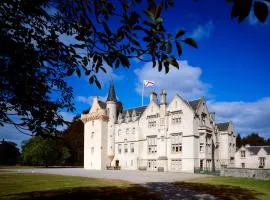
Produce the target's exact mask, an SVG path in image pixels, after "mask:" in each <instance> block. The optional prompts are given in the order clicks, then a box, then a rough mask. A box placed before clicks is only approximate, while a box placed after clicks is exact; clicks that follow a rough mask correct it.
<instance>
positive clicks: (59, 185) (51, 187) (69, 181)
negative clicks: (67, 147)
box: [0, 173, 159, 200]
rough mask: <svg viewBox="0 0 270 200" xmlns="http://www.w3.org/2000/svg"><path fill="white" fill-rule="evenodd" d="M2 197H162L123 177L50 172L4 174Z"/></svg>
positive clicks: (0, 176) (0, 187)
mask: <svg viewBox="0 0 270 200" xmlns="http://www.w3.org/2000/svg"><path fill="white" fill-rule="evenodd" d="M0 199H8V200H10V199H36V200H37V199H42V200H45V199H46V200H52V199H76V200H78V199H159V198H158V197H157V196H155V195H154V194H153V193H150V192H149V191H148V190H147V189H146V188H144V187H141V186H137V185H132V184H130V183H128V182H125V181H120V180H105V179H94V178H84V177H72V176H61V175H48V174H19V173H18V174H17V173H6V174H5V173H0Z"/></svg>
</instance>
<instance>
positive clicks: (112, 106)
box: [106, 83, 118, 166]
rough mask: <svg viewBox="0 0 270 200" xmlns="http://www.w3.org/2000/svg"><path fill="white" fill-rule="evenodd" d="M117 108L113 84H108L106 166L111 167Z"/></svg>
mask: <svg viewBox="0 0 270 200" xmlns="http://www.w3.org/2000/svg"><path fill="white" fill-rule="evenodd" d="M117 108H118V102H117V99H116V94H115V89H114V84H113V83H111V84H110V88H109V93H108V97H107V100H106V109H107V115H108V117H109V121H108V157H107V164H108V166H111V162H112V160H113V158H114V149H115V148H114V143H115V141H114V139H115V122H116V120H117Z"/></svg>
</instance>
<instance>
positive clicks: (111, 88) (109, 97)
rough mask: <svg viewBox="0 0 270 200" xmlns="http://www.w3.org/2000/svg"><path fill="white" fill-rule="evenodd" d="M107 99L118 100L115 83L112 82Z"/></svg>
mask: <svg viewBox="0 0 270 200" xmlns="http://www.w3.org/2000/svg"><path fill="white" fill-rule="evenodd" d="M107 101H114V102H117V99H116V95H115V90H114V85H113V83H111V84H110V89H109V93H108V97H107Z"/></svg>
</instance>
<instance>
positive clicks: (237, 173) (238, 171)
mask: <svg viewBox="0 0 270 200" xmlns="http://www.w3.org/2000/svg"><path fill="white" fill-rule="evenodd" d="M220 175H221V176H234V177H246V178H254V179H261V180H270V169H248V168H224V169H221V171H220Z"/></svg>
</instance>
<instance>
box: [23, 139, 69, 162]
mask: <svg viewBox="0 0 270 200" xmlns="http://www.w3.org/2000/svg"><path fill="white" fill-rule="evenodd" d="M69 157H70V152H69V149H68V148H67V147H66V146H64V145H63V142H62V141H61V140H60V139H58V140H56V139H55V138H54V139H53V138H51V137H48V138H43V137H41V136H35V137H33V138H32V139H30V140H28V141H26V142H24V143H23V146H22V161H23V164H26V165H35V166H39V165H41V166H46V167H48V166H49V165H63V164H65V163H66V161H67V160H68V158H69Z"/></svg>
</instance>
